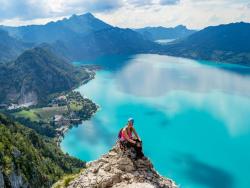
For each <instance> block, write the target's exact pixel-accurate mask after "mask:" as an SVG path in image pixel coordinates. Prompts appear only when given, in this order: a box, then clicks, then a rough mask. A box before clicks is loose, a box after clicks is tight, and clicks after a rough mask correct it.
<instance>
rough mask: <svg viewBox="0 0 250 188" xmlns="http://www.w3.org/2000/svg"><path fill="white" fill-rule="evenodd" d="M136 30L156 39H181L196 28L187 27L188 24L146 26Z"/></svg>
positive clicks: (153, 39) (151, 38)
mask: <svg viewBox="0 0 250 188" xmlns="http://www.w3.org/2000/svg"><path fill="white" fill-rule="evenodd" d="M134 30H135V31H136V32H138V33H140V34H142V35H143V36H144V37H146V38H148V39H150V40H152V41H155V40H161V39H179V38H184V37H187V36H189V35H191V34H193V33H195V32H196V31H195V30H190V29H187V28H186V26H183V25H178V26H176V27H170V28H166V27H161V26H160V27H144V28H140V29H134Z"/></svg>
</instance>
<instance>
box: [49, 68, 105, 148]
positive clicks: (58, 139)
mask: <svg viewBox="0 0 250 188" xmlns="http://www.w3.org/2000/svg"><path fill="white" fill-rule="evenodd" d="M84 69H85V70H86V71H87V72H88V73H89V77H88V78H87V79H85V80H83V81H82V82H81V84H80V85H85V84H87V83H88V82H89V81H91V80H94V79H95V75H96V71H97V70H99V69H95V67H94V68H91V69H90V68H89V67H88V65H87V66H86V67H84ZM80 85H79V86H80ZM79 86H78V87H79ZM74 89H76V88H73V89H72V91H73V90H74ZM84 98H86V99H89V98H87V97H84ZM89 100H90V101H91V102H92V103H94V104H95V106H96V107H97V110H96V111H95V112H94V113H93V114H91V116H90V117H89V119H87V120H90V119H91V118H92V117H93V116H94V115H95V114H96V113H97V111H99V110H100V105H98V104H96V103H95V102H93V101H92V100H91V99H89ZM87 120H81V122H80V123H76V124H74V123H72V122H70V123H69V124H67V125H63V126H61V127H60V128H58V129H57V133H56V136H55V138H54V140H55V142H56V145H57V146H58V147H60V149H61V142H62V140H63V139H64V136H65V134H66V133H67V132H68V130H69V129H71V128H73V127H77V126H79V125H81V124H82V123H83V122H84V121H87ZM61 150H62V149H61ZM62 151H63V150H62Z"/></svg>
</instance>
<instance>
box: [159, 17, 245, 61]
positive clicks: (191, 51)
mask: <svg viewBox="0 0 250 188" xmlns="http://www.w3.org/2000/svg"><path fill="white" fill-rule="evenodd" d="M249 33H250V24H249V23H244V22H239V23H231V24H224V25H219V26H210V27H207V28H205V29H202V30H201V31H198V32H196V33H194V34H192V35H190V36H188V37H186V38H183V39H179V40H177V41H175V42H174V43H172V44H169V45H167V46H164V48H165V49H164V52H163V54H170V55H174V56H182V57H188V58H193V59H204V60H213V61H218V62H226V63H233V64H242V65H247V66H250V35H249Z"/></svg>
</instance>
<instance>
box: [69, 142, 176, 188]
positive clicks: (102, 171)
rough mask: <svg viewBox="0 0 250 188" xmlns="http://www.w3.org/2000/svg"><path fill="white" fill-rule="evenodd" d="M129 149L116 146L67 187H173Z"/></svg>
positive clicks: (88, 166) (148, 161) (173, 187)
mask: <svg viewBox="0 0 250 188" xmlns="http://www.w3.org/2000/svg"><path fill="white" fill-rule="evenodd" d="M135 158H136V156H135V152H134V150H133V148H132V149H126V150H125V151H124V150H121V149H120V147H119V144H116V145H115V146H114V147H113V148H112V149H111V150H110V151H109V152H108V153H107V154H105V155H103V156H102V157H101V158H100V159H98V160H96V161H92V162H89V163H87V168H86V170H84V171H83V172H82V173H81V174H80V175H79V176H78V177H77V178H76V179H74V180H72V181H71V182H70V183H69V185H68V187H69V188H80V187H84V188H106V187H112V188H140V187H142V188H177V186H176V185H175V183H174V182H173V181H172V180H170V179H168V178H165V177H162V176H161V175H159V174H158V173H157V171H156V170H155V169H154V168H153V165H152V163H151V162H150V160H149V159H148V158H146V157H144V158H143V159H137V160H136V159H135Z"/></svg>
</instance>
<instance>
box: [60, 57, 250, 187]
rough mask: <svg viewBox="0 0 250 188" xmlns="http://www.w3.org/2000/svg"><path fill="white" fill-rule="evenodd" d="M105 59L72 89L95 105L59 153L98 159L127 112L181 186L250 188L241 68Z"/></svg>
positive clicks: (249, 82) (245, 81)
mask: <svg viewBox="0 0 250 188" xmlns="http://www.w3.org/2000/svg"><path fill="white" fill-rule="evenodd" d="M109 62H113V63H114V62H115V59H114V57H112V58H111V60H110V61H109V59H108V57H105V58H104V59H103V62H102V61H101V59H98V61H94V62H91V63H92V64H102V65H103V66H104V69H103V70H102V71H99V72H97V75H96V78H95V79H94V80H92V81H90V82H89V83H88V84H87V85H83V86H81V87H79V88H78V89H77V90H78V91H80V92H81V93H82V94H83V95H84V96H87V97H89V98H90V99H92V100H93V101H94V102H96V103H97V104H99V105H100V106H101V108H100V110H99V111H98V112H97V113H96V114H95V116H94V117H93V118H92V119H91V121H88V122H84V123H83V125H79V126H78V127H75V128H72V129H71V130H70V131H68V132H67V133H66V135H65V139H64V140H63V141H62V144H61V147H62V149H63V150H64V151H65V152H68V153H69V154H71V155H73V156H75V157H78V158H80V159H83V160H87V161H89V160H94V159H97V158H98V157H100V155H101V154H103V153H105V152H107V151H108V150H109V149H110V147H111V146H112V145H113V144H114V143H115V141H116V138H117V134H118V131H119V130H120V128H121V127H123V126H124V124H125V123H126V121H127V118H128V117H134V119H135V127H136V130H137V132H138V133H139V135H140V136H141V138H142V140H143V146H144V152H145V154H146V155H147V156H149V158H150V159H151V160H152V161H153V164H154V166H155V168H156V169H157V170H158V171H159V172H160V173H161V174H163V175H165V176H167V177H170V178H172V179H174V180H175V181H176V182H177V183H178V184H180V185H181V187H185V188H186V187H187V188H189V187H192V188H222V187H228V188H234V187H237V188H248V187H250V181H249V179H250V173H249V169H250V126H249V125H250V123H249V122H250V121H249V120H250V117H249V114H250V96H249V95H250V77H249V75H250V69H249V68H248V67H243V66H237V65H229V64H219V65H218V66H217V64H215V65H213V66H212V62H205V61H203V62H198V61H194V60H190V59H183V58H176V57H169V56H160V55H152V54H139V55H135V56H129V57H122V58H117V64H119V65H120V66H116V67H115V68H114V69H112V66H110V65H108V66H107V67H108V68H107V69H106V68H105V67H106V66H105V63H107V64H108V63H109ZM83 63H84V62H83ZM88 63H89V62H88Z"/></svg>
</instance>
